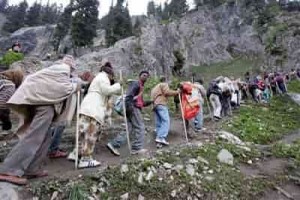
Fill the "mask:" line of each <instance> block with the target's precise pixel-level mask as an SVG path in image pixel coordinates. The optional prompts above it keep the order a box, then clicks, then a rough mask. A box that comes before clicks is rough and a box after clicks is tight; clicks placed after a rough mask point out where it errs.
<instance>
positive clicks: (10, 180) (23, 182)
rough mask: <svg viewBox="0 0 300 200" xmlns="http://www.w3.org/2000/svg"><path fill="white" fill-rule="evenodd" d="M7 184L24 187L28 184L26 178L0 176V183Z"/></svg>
mask: <svg viewBox="0 0 300 200" xmlns="http://www.w3.org/2000/svg"><path fill="white" fill-rule="evenodd" d="M1 181H2V182H8V183H12V184H15V185H26V184H27V183H28V181H27V179H26V178H20V177H18V176H10V175H4V174H1V175H0V182H1Z"/></svg>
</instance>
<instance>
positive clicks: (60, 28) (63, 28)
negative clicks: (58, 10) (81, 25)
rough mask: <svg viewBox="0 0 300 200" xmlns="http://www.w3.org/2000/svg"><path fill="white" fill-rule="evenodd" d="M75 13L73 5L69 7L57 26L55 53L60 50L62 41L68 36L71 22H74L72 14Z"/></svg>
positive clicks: (53, 41) (54, 42) (54, 39)
mask: <svg viewBox="0 0 300 200" xmlns="http://www.w3.org/2000/svg"><path fill="white" fill-rule="evenodd" d="M73 11H74V8H73V5H72V4H70V5H68V6H67V7H66V8H65V9H64V11H63V13H62V14H61V16H60V17H59V19H58V23H57V25H56V28H55V31H54V35H53V40H52V44H53V47H54V51H57V50H58V48H59V44H60V41H61V40H62V39H63V38H64V37H65V36H66V35H67V34H68V32H69V29H70V26H71V22H72V12H73Z"/></svg>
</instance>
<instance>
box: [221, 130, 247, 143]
mask: <svg viewBox="0 0 300 200" xmlns="http://www.w3.org/2000/svg"><path fill="white" fill-rule="evenodd" d="M218 134H219V135H218V137H219V138H222V139H224V140H227V141H228V142H230V143H232V144H236V145H241V146H245V143H244V142H243V141H242V140H240V138H238V137H237V136H235V135H233V134H232V133H229V132H227V131H220V132H218Z"/></svg>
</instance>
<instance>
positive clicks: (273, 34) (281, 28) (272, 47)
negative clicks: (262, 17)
mask: <svg viewBox="0 0 300 200" xmlns="http://www.w3.org/2000/svg"><path fill="white" fill-rule="evenodd" d="M287 28H288V25H287V24H284V23H279V24H275V25H273V26H270V27H269V29H268V32H267V39H266V48H265V49H266V51H267V52H268V53H269V54H271V55H283V53H284V52H285V50H284V48H283V47H282V46H281V45H278V42H277V41H276V39H277V38H278V37H279V36H281V37H282V34H283V33H284V32H285V31H286V30H287Z"/></svg>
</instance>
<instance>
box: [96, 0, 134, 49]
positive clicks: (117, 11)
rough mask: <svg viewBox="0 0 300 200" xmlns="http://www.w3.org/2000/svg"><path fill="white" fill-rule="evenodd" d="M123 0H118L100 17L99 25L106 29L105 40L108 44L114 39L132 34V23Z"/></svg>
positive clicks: (111, 43)
mask: <svg viewBox="0 0 300 200" xmlns="http://www.w3.org/2000/svg"><path fill="white" fill-rule="evenodd" d="M123 4H124V0H118V2H117V5H116V6H115V7H111V8H110V11H109V13H108V14H107V15H106V16H105V17H103V18H102V20H101V25H102V28H104V29H105V31H106V42H107V44H108V45H109V46H111V45H113V44H114V43H115V42H116V41H118V40H121V39H123V38H126V37H129V36H132V35H133V33H132V23H131V17H130V15H129V10H128V7H127V6H126V7H124V5H123Z"/></svg>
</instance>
